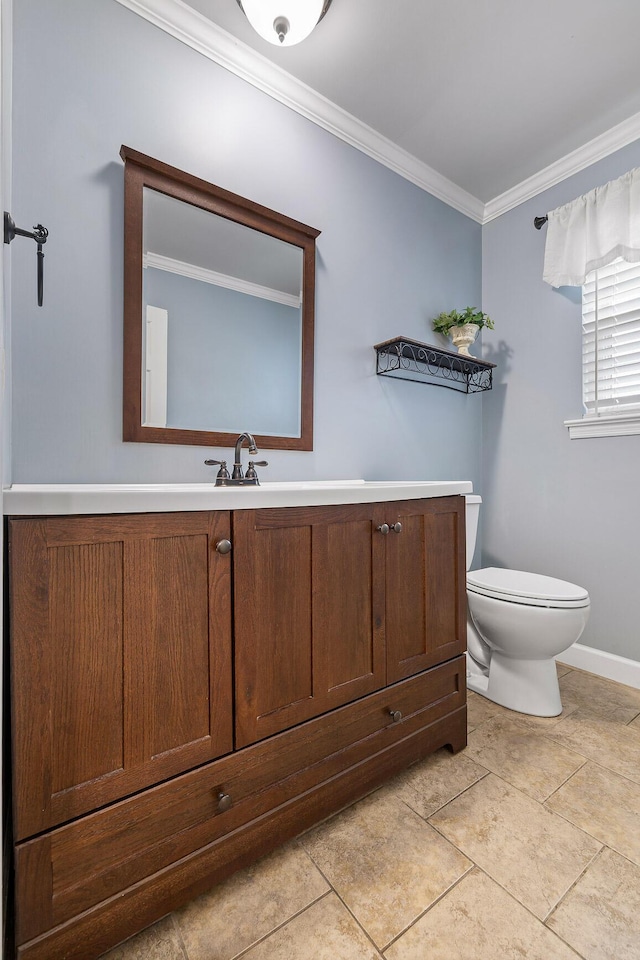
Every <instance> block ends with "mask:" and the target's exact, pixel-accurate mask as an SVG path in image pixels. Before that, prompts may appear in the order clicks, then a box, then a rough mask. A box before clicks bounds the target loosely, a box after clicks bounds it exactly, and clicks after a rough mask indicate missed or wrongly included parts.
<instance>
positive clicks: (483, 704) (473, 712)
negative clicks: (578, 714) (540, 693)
mask: <svg viewBox="0 0 640 960" xmlns="http://www.w3.org/2000/svg"><path fill="white" fill-rule="evenodd" d="M468 696H469V697H474V698H475V699H474V700H472V701H471V706H467V716H468V717H470V718H471V720H470V722H469V726H468V729H469V732H471V731H472V730H477V729H478V727H479V726H481V725H482V724H483V723H486V722H487V721H488V720H493V719H494V717H505V718H506V719H508V720H518V721H519V722H520V723H523V724H525V725H526V726H528V727H532V728H533V729H534V730H542V729H544V728H545V727H554V726H555V725H556V723H559V722H560V721H561V720H564V719H565V717H568V716H570V715H571V714H572V713H573V712H574V711H575V710H577V709H578V705H577V704H576V703H572V702H569V701H568V700H567V698H566V697H563V699H562V713H561V714H560V715H559V716H557V717H532V716H531V715H530V714H527V713H519V712H518V711H517V710H509V709H508V708H507V707H502V706H500V704H498V703H493V701H492V700H487V698H486V697H483V696H481V695H480V694H478V693H470V694H468ZM478 701H479V702H478Z"/></svg>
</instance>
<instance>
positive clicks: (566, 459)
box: [481, 141, 640, 660]
mask: <svg viewBox="0 0 640 960" xmlns="http://www.w3.org/2000/svg"><path fill="white" fill-rule="evenodd" d="M637 166H640V141H637V142H636V143H634V144H632V145H630V146H628V147H626V148H625V149H623V150H620V151H618V152H617V153H615V154H613V155H612V156H610V157H608V158H606V159H605V160H601V161H600V162H598V163H596V164H594V165H593V166H591V167H589V168H588V169H586V170H583V171H581V172H580V173H578V174H575V175H574V176H572V177H570V178H568V179H567V180H565V181H563V182H562V183H559V184H557V185H556V186H554V187H553V188H551V189H549V190H547V191H546V192H545V193H543V194H540V195H539V196H537V197H535V198H534V199H532V200H529V201H528V202H526V203H523V204H521V205H520V206H519V207H517V208H515V209H514V210H511V211H510V212H509V213H506V214H504V215H503V216H502V217H500V218H498V219H497V220H494V221H492V222H491V223H488V224H486V225H485V227H484V228H483V298H482V302H483V309H484V310H485V311H486V312H487V313H489V315H490V316H491V317H492V318H493V319H494V320H495V324H496V329H495V331H493V332H487V333H486V334H485V338H484V349H485V356H486V358H487V359H495V360H497V362H498V364H499V366H498V369H497V375H496V380H497V383H496V386H495V389H494V390H493V391H492V392H491V393H490V394H487V395H486V397H485V398H484V424H483V436H484V442H483V481H482V489H481V492H482V494H483V496H484V507H483V513H484V527H483V562H484V563H485V564H486V565H489V564H496V565H497V566H506V567H512V568H515V569H524V570H533V571H536V572H538V573H544V574H548V575H550V576H556V577H560V578H561V579H565V580H569V581H572V582H574V583H578V584H580V585H581V586H584V587H586V588H587V589H588V590H589V593H590V595H591V601H592V610H591V618H590V622H589V624H588V625H587V628H586V630H585V633H584V634H583V637H582V639H581V642H582V643H584V644H586V645H588V646H592V647H596V648H598V649H600V650H605V651H608V652H610V653H614V654H618V655H620V656H624V657H628V658H630V659H632V660H640V629H639V626H638V623H639V615H638V605H637V598H638V556H639V552H638V551H639V545H640V507H639V500H638V490H639V478H640V436H636V437H617V438H614V437H606V438H601V439H582V440H570V439H569V434H568V430H567V428H566V427H565V426H564V425H563V421H564V420H568V419H575V418H578V417H580V416H581V415H582V401H581V308H580V303H579V299H578V301H577V302H576V301H575V300H574V301H572V300H571V299H569V298H568V297H567V296H566V295H563V294H562V293H559V292H557V291H555V290H553V289H552V288H551V287H549V286H548V285H547V284H546V283H544V282H543V280H542V264H543V255H544V242H545V228H543V229H542V231H540V232H538V231H537V230H535V229H534V226H533V218H534V216H536V215H542V214H545V213H547V211H549V210H553V209H555V207H558V206H560V205H561V204H563V203H567V202H569V201H570V200H573V199H574V198H575V197H577V196H580V195H581V194H583V193H586V192H587V191H589V190H591V189H593V188H594V187H596V186H598V185H600V184H603V183H606V182H607V181H609V180H612V179H615V178H616V177H619V176H621V175H622V174H623V173H625V172H626V171H627V170H630V169H632V168H633V167H637Z"/></svg>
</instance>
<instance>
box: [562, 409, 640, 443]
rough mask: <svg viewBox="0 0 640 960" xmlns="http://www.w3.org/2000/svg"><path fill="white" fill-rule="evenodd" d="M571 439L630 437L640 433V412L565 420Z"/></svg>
mask: <svg viewBox="0 0 640 960" xmlns="http://www.w3.org/2000/svg"><path fill="white" fill-rule="evenodd" d="M564 425H565V427H568V429H569V439H570V440H582V439H586V438H587V437H630V436H634V435H636V434H640V413H634V414H632V415H629V414H627V415H626V416H614V417H583V418H582V419H581V420H565V421H564Z"/></svg>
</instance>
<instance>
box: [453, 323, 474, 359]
mask: <svg viewBox="0 0 640 960" xmlns="http://www.w3.org/2000/svg"><path fill="white" fill-rule="evenodd" d="M479 332H480V327H479V326H478V324H477V323H464V324H463V325H462V326H461V327H451V329H450V331H449V336H450V337H451V339H452V341H453V345H454V347H457V349H458V353H461V354H463V356H465V357H469V356H471V354H470V353H469V347H470V346H471V344H472V343H473V342H474V340H475V339H476V337H477V336H478V333H479Z"/></svg>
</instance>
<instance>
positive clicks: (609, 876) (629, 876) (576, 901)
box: [548, 850, 640, 960]
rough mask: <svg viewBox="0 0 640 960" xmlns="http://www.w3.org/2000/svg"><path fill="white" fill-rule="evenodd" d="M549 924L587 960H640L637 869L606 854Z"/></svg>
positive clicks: (639, 904)
mask: <svg viewBox="0 0 640 960" xmlns="http://www.w3.org/2000/svg"><path fill="white" fill-rule="evenodd" d="M548 924H549V926H550V927H551V928H552V929H553V930H556V931H557V932H558V934H559V935H560V936H561V937H562V938H563V939H564V940H566V941H567V942H568V943H570V944H571V945H572V946H574V947H575V948H576V950H578V951H579V952H580V953H581V954H582V956H583V957H585V958H586V960H638V957H640V868H638V867H637V866H636V865H635V864H633V863H629V861H628V860H625V859H624V858H623V857H621V856H619V855H618V854H617V853H614V852H613V851H612V850H604V851H603V852H602V854H601V855H600V856H599V857H598V858H597V859H596V860H595V861H594V863H593V864H592V865H591V866H590V867H589V869H588V870H587V871H586V872H585V874H584V876H582V877H581V878H580V880H579V881H578V883H577V884H576V885H575V887H574V888H573V890H571V891H570V892H569V893H568V895H567V896H566V897H565V899H564V900H563V901H562V903H561V904H560V906H559V907H558V909H557V910H556V911H555V912H554V913H553V915H552V916H551V917H550V918H549V921H548Z"/></svg>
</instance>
